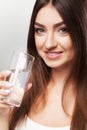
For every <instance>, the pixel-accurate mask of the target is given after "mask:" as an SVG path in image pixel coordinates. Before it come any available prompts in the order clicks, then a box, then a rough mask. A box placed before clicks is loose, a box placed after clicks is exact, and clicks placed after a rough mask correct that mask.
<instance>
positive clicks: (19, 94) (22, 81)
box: [0, 51, 34, 107]
mask: <svg viewBox="0 0 87 130" xmlns="http://www.w3.org/2000/svg"><path fill="white" fill-rule="evenodd" d="M33 62H34V57H33V56H32V55H30V54H27V53H24V52H20V51H14V52H13V54H12V58H11V61H10V64H9V67H8V70H10V71H11V74H10V75H9V76H7V77H5V81H9V82H10V83H11V84H12V87H10V88H8V89H10V93H9V94H8V95H7V96H2V97H1V100H0V102H3V103H7V104H9V105H12V106H15V107H20V105H21V102H22V99H23V95H24V91H25V87H26V84H27V82H28V80H29V77H30V74H31V70H32V66H33Z"/></svg>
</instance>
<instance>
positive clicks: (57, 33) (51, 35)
mask: <svg viewBox="0 0 87 130" xmlns="http://www.w3.org/2000/svg"><path fill="white" fill-rule="evenodd" d="M35 43H36V48H37V51H38V53H39V55H40V56H41V57H42V59H43V60H44V62H45V63H46V64H47V65H48V66H49V67H51V68H52V78H51V80H50V82H49V84H48V86H47V102H46V106H45V107H44V108H43V109H42V110H40V111H39V112H37V113H35V111H34V109H33V108H34V107H35V106H33V107H32V109H31V111H30V112H29V113H28V116H29V118H31V119H32V120H34V121H35V122H37V123H40V124H42V125H46V126H49V127H63V126H67V125H70V122H71V118H72V113H73V108H74V103H75V91H74V89H73V88H74V84H71V82H70V83H69V84H68V85H69V89H68V92H67V94H66V97H65V104H66V110H67V111H68V113H69V115H70V116H68V115H67V114H66V113H65V112H64V110H63V107H62V92H63V87H64V83H65V78H66V77H67V76H68V74H69V72H70V70H71V67H72V63H73V61H74V55H75V52H74V48H73V43H72V40H71V38H70V35H69V32H68V30H67V27H66V25H65V24H64V22H63V19H62V18H61V16H60V15H59V13H58V12H57V11H56V9H55V8H54V7H53V6H52V5H51V4H48V5H47V6H46V7H43V8H42V9H41V10H40V11H39V12H38V14H37V17H36V20H35ZM6 75H7V73H6V72H2V73H0V95H3V94H4V93H2V89H3V88H6V87H9V84H8V83H7V82H5V81H3V79H4V77H5V76H6ZM28 88H30V87H28ZM38 109H39V104H38ZM0 110H1V111H2V114H0V124H1V125H0V126H4V128H3V129H5V130H8V118H9V112H10V108H9V105H7V104H3V103H0ZM2 124H3V125H2Z"/></svg>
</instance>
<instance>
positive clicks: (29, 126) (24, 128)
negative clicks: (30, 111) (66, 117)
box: [15, 117, 70, 130]
mask: <svg viewBox="0 0 87 130" xmlns="http://www.w3.org/2000/svg"><path fill="white" fill-rule="evenodd" d="M15 130H70V126H66V127H48V126H44V125H41V124H39V123H37V122H34V121H33V120H31V119H30V118H29V117H27V120H26V122H24V123H23V124H22V125H20V126H18V127H17V128H16V129H15Z"/></svg>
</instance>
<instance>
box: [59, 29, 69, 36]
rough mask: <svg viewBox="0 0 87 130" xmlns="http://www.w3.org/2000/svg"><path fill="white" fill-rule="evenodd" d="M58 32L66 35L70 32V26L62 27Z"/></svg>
mask: <svg viewBox="0 0 87 130" xmlns="http://www.w3.org/2000/svg"><path fill="white" fill-rule="evenodd" d="M58 33H59V34H61V35H66V34H68V28H67V27H60V28H59V29H58Z"/></svg>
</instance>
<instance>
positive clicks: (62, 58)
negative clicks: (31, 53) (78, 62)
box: [34, 4, 75, 68]
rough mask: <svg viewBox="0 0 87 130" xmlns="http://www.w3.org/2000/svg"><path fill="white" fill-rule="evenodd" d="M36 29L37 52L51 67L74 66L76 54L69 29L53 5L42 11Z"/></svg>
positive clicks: (37, 19)
mask: <svg viewBox="0 0 87 130" xmlns="http://www.w3.org/2000/svg"><path fill="white" fill-rule="evenodd" d="M34 28H35V44H36V48H37V51H38V53H39V55H40V56H41V57H42V59H43V60H44V62H45V63H46V64H47V65H48V66H49V67H52V68H57V67H60V66H62V65H71V64H72V61H73V58H74V55H75V52H74V48H73V44H72V40H71V38H70V35H69V32H68V28H67V27H66V25H65V24H64V21H63V19H62V18H61V16H60V14H59V13H58V12H57V10H56V9H55V8H54V7H53V6H52V5H50V4H48V5H47V6H45V7H43V8H42V9H40V11H39V12H38V14H37V17H36V20H35V25H34Z"/></svg>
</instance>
